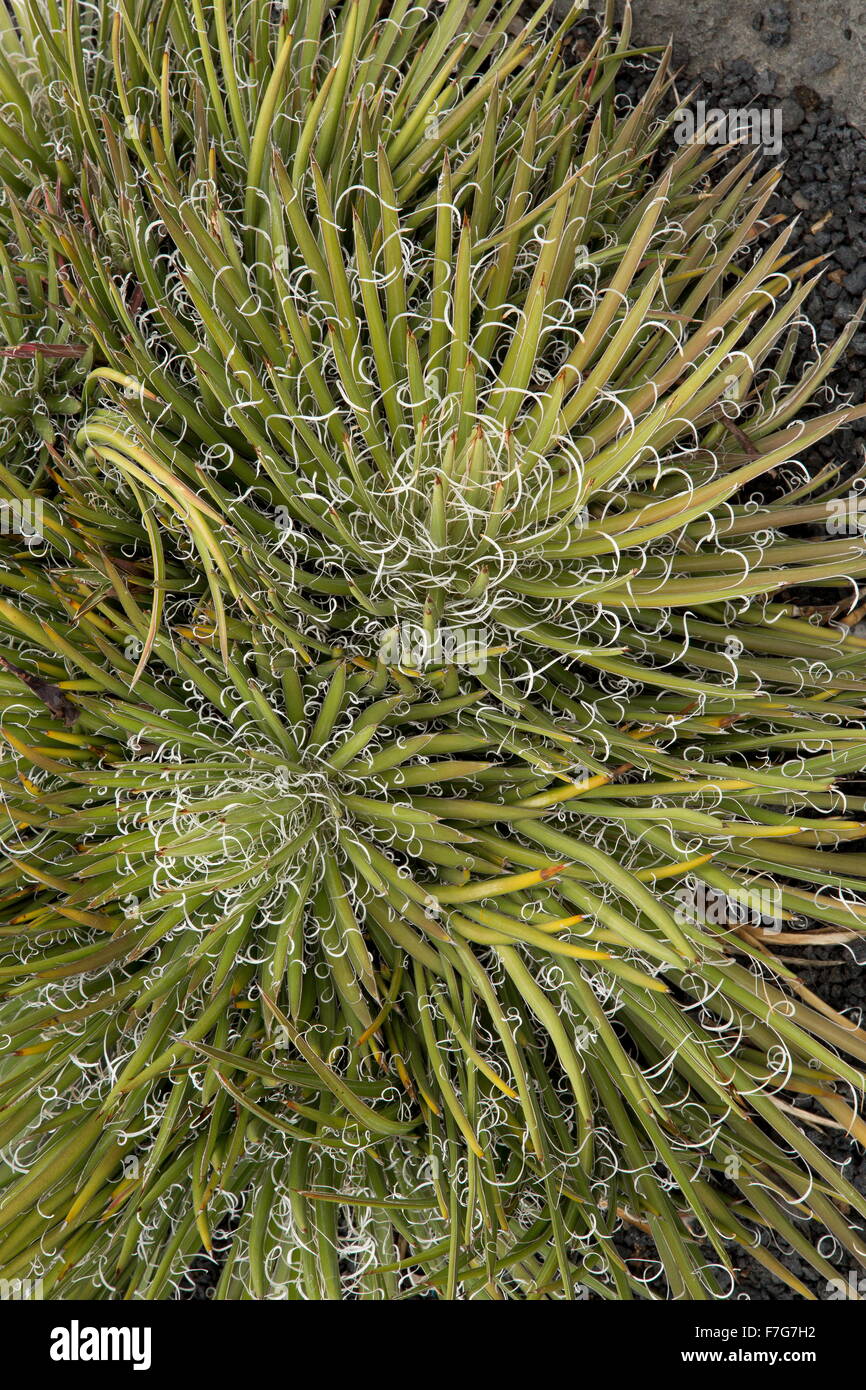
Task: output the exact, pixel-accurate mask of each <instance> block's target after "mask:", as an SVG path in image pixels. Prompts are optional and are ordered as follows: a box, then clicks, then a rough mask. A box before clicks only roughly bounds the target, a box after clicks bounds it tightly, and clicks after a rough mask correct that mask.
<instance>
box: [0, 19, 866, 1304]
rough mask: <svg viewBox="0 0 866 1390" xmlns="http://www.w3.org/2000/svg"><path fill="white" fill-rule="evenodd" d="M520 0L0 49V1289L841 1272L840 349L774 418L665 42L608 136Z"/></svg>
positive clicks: (742, 281)
mask: <svg viewBox="0 0 866 1390" xmlns="http://www.w3.org/2000/svg"><path fill="white" fill-rule="evenodd" d="M578 8H579V7H578ZM609 8H611V9H612V7H609ZM518 9H519V5H517V4H512V5H510V6H507V7H502V6H500V5H498V4H495V3H493V0H482V3H481V4H479V5H470V4H467V3H465V2H464V0H449V3H446V4H444V5H443V6H441V7H440V9H439V11H438V12H437V13H436V14H435V15H432V14H429V13H428V12H427V11H426V10H425V9H422V8H420V7H414V8H413V7H411V6H410V5H409V4H408V3H405V0H396V3H394V4H393V5H374V4H372V3H370V2H369V0H346V2H345V3H343V0H338V3H335V4H325V3H324V0H290V3H288V4H287V5H286V6H284V7H283V9H282V11H280V12H279V13H276V12H275V11H274V8H273V7H271V6H269V5H266V4H264V3H262V2H261V0H254V3H248V4H245V5H243V6H240V5H238V6H235V5H227V4H226V3H225V0H213V3H205V2H204V0H193V3H192V5H191V6H190V7H188V6H186V5H185V4H182V3H175V0H161V3H159V4H156V3H153V0H130V3H128V4H121V5H119V6H118V7H117V8H116V9H115V8H114V7H113V6H110V5H108V4H104V3H101V2H100V3H99V4H97V5H95V6H92V7H86V8H85V7H78V6H76V5H75V4H74V3H73V0H69V3H68V4H67V5H66V7H65V8H61V7H59V6H58V5H56V4H55V3H54V0H12V3H11V12H12V14H11V17H10V18H9V19H8V20H4V28H3V30H2V48H0V87H2V90H3V93H4V97H5V99H6V106H5V108H4V122H3V124H2V125H0V176H2V179H3V184H4V188H5V204H4V210H3V219H4V221H3V226H4V228H5V231H4V233H3V235H4V237H5V239H6V249H5V251H4V252H3V255H4V256H5V261H4V265H5V266H6V267H7V272H8V273H7V274H6V275H5V278H4V285H5V295H6V299H5V303H4V305H3V306H0V312H3V313H4V314H5V316H6V318H7V319H8V321H10V322H11V321H12V319H14V318H15V317H16V315H18V313H19V308H18V307H17V306H18V302H19V299H20V295H21V294H22V293H26V296H27V297H28V298H27V302H28V303H29V304H31V305H32V306H33V312H34V314H35V315H36V316H37V317H39V318H40V325H41V326H40V329H39V337H38V341H39V343H45V344H47V345H48V346H49V347H50V346H51V345H52V344H53V345H55V346H56V347H58V348H61V349H62V348H64V347H68V348H69V356H68V364H67V366H66V368H65V370H67V371H69V373H70V381H69V382H67V383H66V387H65V388H64V389H65V390H66V396H65V397H62V398H59V399H57V398H55V396H54V395H52V394H51V393H50V392H46V391H43V392H42V394H41V396H40V400H41V401H42V402H43V403H44V404H45V408H46V420H47V421H48V424H47V425H46V426H44V427H43V429H42V434H41V435H40V438H41V439H43V441H44V443H45V448H46V450H47V457H42V458H41V459H40V462H39V468H40V471H39V472H38V473H37V474H36V475H35V477H34V476H33V475H32V471H31V472H27V471H24V472H22V470H21V469H20V468H18V467H16V466H15V465H14V462H13V463H12V464H7V465H6V466H4V467H3V468H2V469H0V480H2V484H3V487H4V488H5V489H6V492H7V494H8V499H9V501H10V502H18V503H20V502H23V501H24V500H26V499H27V498H28V497H30V496H32V495H33V492H34V489H36V490H37V491H38V496H39V500H40V504H41V506H42V511H43V524H42V532H41V542H40V544H38V545H33V544H31V545H29V546H27V547H22V546H21V544H20V541H19V540H18V538H17V537H16V536H14V535H13V536H11V537H7V538H6V540H5V542H4V545H5V551H4V555H5V565H6V568H5V575H4V581H5V582H4V589H5V595H6V596H5V598H4V599H3V601H2V605H0V631H2V647H0V668H2V669H0V714H2V726H0V727H2V732H3V736H4V740H5V749H6V752H5V758H4V763H3V766H2V781H0V788H2V794H3V798H4V808H5V811H6V817H5V825H6V831H5V839H4V847H5V851H6V855H7V860H8V862H7V866H6V868H5V869H4V870H3V899H2V901H3V926H2V928H0V937H2V948H0V983H2V989H3V998H2V1001H0V1033H2V1035H3V1036H4V1038H5V1039H8V1043H7V1055H6V1058H5V1060H4V1061H3V1062H0V1096H2V1109H0V1149H2V1155H3V1157H4V1160H5V1162H4V1166H2V1167H0V1270H2V1272H3V1274H4V1275H5V1276H6V1277H15V1276H18V1277H22V1276H24V1275H25V1274H26V1275H28V1276H31V1277H32V1276H34V1275H38V1276H39V1277H41V1278H42V1280H43V1286H44V1288H45V1290H46V1292H47V1293H48V1294H49V1296H50V1297H56V1298H69V1297H72V1298H75V1297H119V1296H123V1297H135V1298H164V1297H170V1296H172V1294H173V1293H174V1291H175V1290H176V1289H177V1288H178V1287H180V1286H181V1283H182V1281H183V1280H184V1278H185V1277H186V1276H188V1273H189V1271H190V1270H191V1269H193V1268H196V1267H197V1262H198V1261H200V1260H201V1259H202V1257H206V1258H209V1259H210V1260H211V1261H212V1262H213V1263H214V1265H215V1266H216V1268H217V1269H218V1271H219V1274H218V1284H217V1295H218V1296H219V1297H222V1298H227V1299H239V1298H248V1297H252V1298H275V1297H291V1298H296V1297H306V1298H315V1299H318V1298H339V1297H342V1296H346V1295H350V1296H356V1297H364V1298H389V1299H390V1298H401V1297H405V1296H407V1295H415V1294H418V1293H419V1292H422V1291H423V1292H425V1293H428V1292H429V1293H432V1294H437V1295H438V1296H440V1297H444V1298H455V1297H462V1298H501V1297H506V1298H517V1299H523V1298H537V1297H541V1298H552V1299H569V1298H572V1297H574V1296H575V1295H576V1292H577V1289H578V1287H581V1288H583V1289H588V1290H590V1291H591V1293H592V1295H593V1296H598V1297H606V1298H616V1299H628V1298H632V1297H635V1296H637V1297H650V1298H655V1297H674V1298H698V1299H705V1298H713V1297H724V1296H726V1294H728V1293H729V1292H730V1290H731V1287H732V1277H733V1274H734V1271H735V1267H736V1261H735V1258H734V1253H733V1252H734V1250H735V1247H737V1246H740V1247H743V1248H744V1249H746V1250H748V1251H750V1252H751V1253H752V1255H753V1256H754V1257H755V1258H756V1259H757V1260H759V1261H760V1262H761V1263H762V1264H763V1265H764V1266H765V1267H766V1268H768V1269H769V1270H771V1271H772V1272H773V1273H774V1274H776V1275H777V1276H778V1277H779V1279H781V1280H783V1281H785V1282H786V1283H787V1284H788V1285H789V1286H790V1287H791V1288H792V1289H794V1290H795V1292H797V1293H798V1294H799V1295H801V1296H804V1297H810V1296H812V1295H811V1293H810V1290H809V1289H808V1288H807V1287H806V1285H805V1284H804V1283H803V1282H802V1281H801V1280H800V1279H799V1278H798V1277H796V1276H795V1275H794V1274H792V1273H791V1272H790V1271H789V1270H788V1269H787V1267H786V1265H785V1264H784V1262H783V1260H782V1259H780V1250H781V1249H784V1248H793V1249H794V1250H795V1251H796V1252H797V1254H798V1255H800V1256H801V1257H802V1258H803V1259H804V1260H805V1261H806V1262H807V1263H808V1264H809V1265H811V1267H812V1268H813V1269H814V1270H815V1271H816V1272H817V1274H818V1275H819V1276H820V1277H823V1278H825V1279H831V1278H833V1277H834V1270H835V1267H836V1263H838V1261H839V1260H846V1261H850V1260H852V1259H853V1260H855V1261H858V1262H860V1263H866V1246H864V1241H863V1236H862V1230H861V1221H862V1219H863V1218H864V1217H866V1198H864V1196H863V1194H862V1193H860V1192H858V1191H857V1190H856V1189H855V1188H854V1187H853V1186H852V1185H851V1183H850V1182H848V1181H847V1180H846V1178H845V1176H844V1175H843V1174H842V1173H841V1172H840V1170H839V1168H838V1167H837V1165H836V1164H834V1163H833V1162H832V1161H831V1160H830V1158H829V1157H828V1156H827V1155H826V1153H825V1152H824V1151H823V1150H822V1148H821V1147H820V1144H819V1143H817V1142H816V1138H815V1137H813V1136H815V1134H816V1126H819V1127H821V1128H823V1127H826V1126H831V1127H833V1128H836V1129H841V1130H842V1131H844V1132H847V1133H848V1134H850V1135H851V1136H852V1137H853V1139H854V1140H856V1141H857V1142H862V1141H863V1139H864V1137H866V1131H864V1127H863V1122H862V1120H861V1119H860V1118H859V1114H858V1104H859V1096H860V1095H861V1093H862V1092H863V1089H864V1084H866V1072H864V1063H866V1034H864V1033H863V1032H862V1031H861V1030H860V1029H859V1028H858V1027H857V1025H856V1020H854V1019H852V1018H849V1017H847V1016H843V1015H840V1014H837V1013H835V1012H834V1011H833V1010H831V1009H830V1008H829V1007H828V1006H827V1005H826V1004H825V1003H824V1002H823V1001H821V1000H820V999H819V998H817V997H816V996H815V995H814V994H812V993H811V992H810V991H809V990H808V989H807V987H806V986H805V985H804V984H803V983H802V981H801V980H800V979H799V978H798V976H797V973H796V971H795V970H794V969H793V968H792V965H795V964H796V963H797V961H796V958H793V959H789V958H788V956H787V954H786V948H787V947H788V946H790V945H799V946H802V945H804V944H805V945H815V944H819V945H836V946H841V945H844V944H845V943H846V942H849V941H851V940H853V939H855V938H856V937H857V936H858V935H859V933H860V931H861V930H862V926H863V921H864V905H863V900H862V890H863V882H864V879H866V857H864V856H863V855H861V854H858V853H852V852H851V851H850V850H849V848H848V842H849V841H854V840H856V839H858V838H860V837H861V836H862V835H863V833H864V821H863V818H862V817H863V812H864V809H866V801H864V799H863V798H862V797H861V796H859V795H857V794H856V792H852V791H849V790H848V789H847V786H846V782H850V781H851V780H853V779H854V778H856V775H857V774H858V773H859V772H860V771H861V770H862V768H863V765H864V761H866V735H864V724H863V692H864V691H866V642H864V641H863V640H862V639H860V638H858V637H857V636H855V635H853V633H852V631H851V627H852V623H851V622H849V621H846V620H845V615H846V614H848V615H850V614H853V613H855V612H856V611H857V606H858V599H859V587H858V578H859V576H861V575H863V574H864V573H866V551H864V548H863V545H862V540H861V539H860V538H859V537H857V536H854V537H847V536H844V535H843V536H842V537H839V538H836V537H833V536H831V535H830V534H828V533H827V528H826V526H825V527H824V530H823V532H821V531H820V529H819V531H818V534H817V535H815V534H808V528H809V527H812V528H814V527H815V524H816V523H817V525H818V527H819V528H820V527H821V525H822V523H826V520H827V517H828V509H829V508H831V507H832V506H833V504H834V499H837V498H838V497H839V496H840V495H841V494H843V492H844V490H845V489H847V488H848V487H849V486H850V483H849V481H848V480H845V481H844V482H843V481H842V480H841V479H840V477H839V474H838V470H836V471H834V470H825V471H823V472H821V473H819V474H818V475H817V476H814V473H813V471H811V470H810V469H809V468H808V467H807V466H806V462H804V458H803V456H804V455H805V454H806V451H807V450H808V449H809V448H810V446H811V445H813V444H815V443H816V442H817V441H819V440H820V439H822V438H823V437H824V436H826V435H827V434H829V433H830V432H832V431H833V430H834V429H836V428H838V427H839V426H840V425H843V424H845V423H846V422H848V421H850V420H852V419H853V418H855V417H856V416H857V415H862V414H863V408H859V409H857V408H854V407H851V406H845V405H843V406H841V407H839V408H836V409H831V410H829V411H827V412H826V413H824V414H818V413H816V412H815V411H814V410H813V409H811V408H810V403H811V402H812V400H813V398H815V397H816V395H818V394H821V393H824V394H826V382H827V379H828V377H829V375H830V373H831V371H832V368H833V366H834V364H835V362H836V361H837V360H838V358H839V356H840V354H841V353H842V352H843V351H844V348H845V346H846V344H847V342H848V340H849V338H850V336H851V334H852V333H853V332H854V331H855V328H856V322H854V321H852V323H851V324H850V325H849V326H848V327H847V328H846V330H845V332H844V333H843V335H842V337H841V338H840V340H839V341H838V342H837V343H836V344H835V345H833V347H832V348H830V349H829V350H828V351H826V352H825V353H823V354H822V355H820V356H818V357H817V358H816V360H815V361H814V362H813V363H811V365H810V366H809V367H808V368H807V369H806V370H805V371H804V372H803V373H801V374H800V376H799V377H798V378H796V379H793V380H792V379H791V376H792V370H791V369H792V364H793V361H794V353H795V348H796V342H797V336H798V331H799V328H800V325H801V322H802V308H803V304H804V301H805V299H806V298H807V296H808V294H809V292H810V289H811V288H812V286H813V284H814V274H815V269H816V268H815V266H814V265H806V266H795V265H793V264H792V263H791V258H790V256H789V255H788V254H787V252H786V249H785V247H786V240H787V237H788V232H787V230H786V229H783V230H782V231H781V232H779V233H778V235H776V236H775V237H774V238H773V237H771V236H770V235H769V228H770V225H771V222H770V219H769V218H768V217H767V216H766V213H765V210H766V207H767V203H768V201H769V199H770V197H771V195H772V192H773V189H774V187H775V184H776V181H777V178H778V175H777V173H776V172H770V173H768V174H763V175H760V174H759V173H757V172H756V170H755V168H754V161H753V160H752V159H751V158H749V157H746V158H745V159H736V158H734V157H732V156H730V155H729V154H727V155H726V152H720V151H718V150H712V151H709V152H708V151H707V149H706V147H705V146H703V145H702V144H701V143H700V141H696V142H695V143H693V144H690V145H686V146H684V147H682V148H680V149H674V150H673V152H672V153H671V152H669V151H668V148H667V142H668V135H669V132H670V128H671V124H672V120H673V119H674V117H673V116H671V115H665V114H663V113H664V112H665V111H666V110H668V109H669V107H670V105H671V102H670V101H669V97H670V93H671V87H672V78H671V75H670V70H669V63H670V55H669V53H667V52H665V53H663V54H662V55H661V57H660V59H658V60H657V62H656V70H655V73H654V75H653V77H652V80H651V82H650V85H649V87H648V90H647V92H646V94H645V96H644V97H643V98H642V99H641V100H640V101H639V102H638V103H637V104H636V105H635V106H634V107H633V108H632V109H631V110H628V111H626V112H624V113H621V112H620V111H619V109H618V106H617V103H616V100H615V97H616V76H617V70H618V68H619V66H620V65H621V63H622V62H623V60H624V59H626V58H627V57H629V56H630V55H631V53H632V50H631V49H630V38H629V19H628V16H626V20H625V22H624V27H623V29H622V30H621V32H620V33H619V35H618V36H615V35H614V34H613V32H612V29H611V20H612V15H611V14H609V15H608V17H607V18H608V22H607V25H606V26H605V27H604V29H603V31H602V33H601V34H600V36H599V38H598V40H597V42H596V43H595V45H594V47H593V48H592V49H591V50H590V51H589V53H588V54H587V55H586V56H585V57H583V58H577V57H575V56H574V55H573V53H572V50H571V48H570V44H569V38H568V25H569V20H566V21H564V22H563V24H562V25H561V26H560V27H559V28H556V27H555V26H554V24H553V23H552V22H551V21H550V20H549V14H548V12H549V9H550V6H549V4H545V5H542V6H541V7H539V9H538V10H537V11H536V12H535V14H534V15H533V18H532V19H531V20H530V21H529V22H528V23H527V24H526V25H524V26H522V27H521V26H520V25H519V23H517V22H516V16H517V12H518ZM725 158H727V162H726V163H725V162H723V160H724V159H725ZM22 277H23V278H22ZM19 281H20V284H19ZM26 332H27V334H28V336H27V338H26V339H24V340H22V338H21V337H20V335H19V337H18V338H17V339H16V341H18V342H19V343H20V342H22V341H26V342H30V343H31V344H32V343H33V342H35V341H36V339H35V338H34V336H33V334H32V332H31V330H30V329H27V330H26ZM33 352H34V354H35V353H36V349H35V348H33ZM19 355H21V356H23V354H19ZM42 356H45V354H44V353H43V354H42ZM37 360H39V359H37ZM57 360H58V361H59V360H60V359H59V358H58V359H57ZM71 363H74V370H73V367H72V366H71V365H69V364H71ZM40 384H41V383H40ZM67 388H68V389H67ZM13 395H14V398H15V400H16V402H18V401H20V399H21V395H20V392H19V391H18V390H17V389H16V391H15V392H14V393H13ZM14 409H15V410H17V409H18V405H16V406H15V407H14ZM40 409H41V407H40ZM70 415H74V416H76V417H77V418H76V420H75V425H74V428H70V425H69V417H70ZM49 446H50V447H49ZM804 531H805V532H806V533H805V534H804ZM816 591H817V592H818V594H819V597H825V598H826V600H827V602H826V603H817V604H816V602H815V594H816ZM821 591H826V593H824V594H822V593H821ZM806 604H808V605H809V607H808V608H806V609H805V611H804V605H806ZM810 608H811V610H813V611H809V610H810ZM843 851H844V852H843ZM710 907H711V908H712V909H713V910H712V911H710V910H708V909H709V908H710ZM818 1132H820V1129H819V1130H818ZM629 1230H633V1231H637V1232H638V1233H639V1234H640V1235H641V1236H642V1237H644V1236H648V1237H649V1238H650V1239H651V1241H652V1242H653V1244H654V1247H655V1250H656V1252H657V1256H658V1265H657V1269H650V1272H649V1273H647V1271H646V1269H645V1267H644V1266H643V1265H642V1264H640V1263H638V1262H635V1261H633V1260H631V1259H630V1257H629V1246H628V1242H627V1239H626V1236H627V1233H628V1231H629ZM822 1235H823V1238H822ZM819 1242H820V1245H819Z"/></svg>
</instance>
